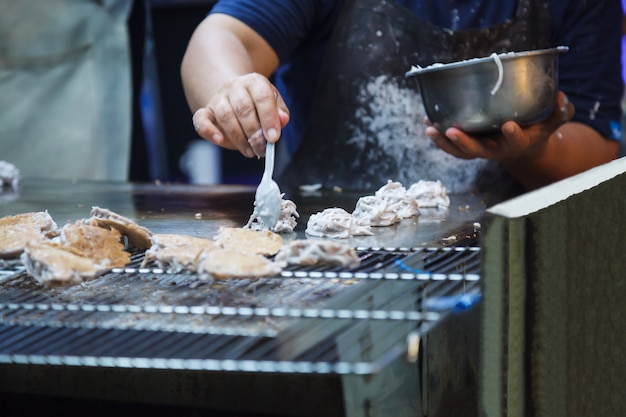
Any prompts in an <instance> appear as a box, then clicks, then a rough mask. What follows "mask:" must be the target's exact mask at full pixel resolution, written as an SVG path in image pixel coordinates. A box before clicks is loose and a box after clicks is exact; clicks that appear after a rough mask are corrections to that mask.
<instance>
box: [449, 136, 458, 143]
mask: <svg viewBox="0 0 626 417" xmlns="http://www.w3.org/2000/svg"><path fill="white" fill-rule="evenodd" d="M448 138H450V140H451V141H452V142H456V141H458V140H459V137H458V136H457V135H449V136H448Z"/></svg>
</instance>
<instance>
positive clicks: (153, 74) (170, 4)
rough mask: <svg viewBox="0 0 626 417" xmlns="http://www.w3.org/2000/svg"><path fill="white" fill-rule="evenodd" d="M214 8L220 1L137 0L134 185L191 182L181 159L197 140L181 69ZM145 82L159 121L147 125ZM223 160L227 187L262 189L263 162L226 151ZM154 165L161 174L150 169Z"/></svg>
mask: <svg viewBox="0 0 626 417" xmlns="http://www.w3.org/2000/svg"><path fill="white" fill-rule="evenodd" d="M215 3H216V0H205V1H200V0H135V1H134V3H133V9H132V12H131V15H130V17H129V21H128V28H129V33H130V42H131V54H132V70H133V89H134V91H133V131H132V160H131V167H130V174H129V179H130V180H131V181H139V182H144V181H153V180H161V181H171V182H188V181H189V178H188V177H187V176H186V174H185V173H184V172H182V171H181V169H180V167H179V159H180V157H181V155H182V154H183V153H184V152H185V150H186V148H187V146H188V144H189V143H190V142H191V141H192V140H194V139H198V135H197V134H196V132H195V131H194V129H193V125H192V122H191V116H192V113H191V110H190V109H189V107H188V105H187V102H186V100H185V95H184V92H183V87H182V82H181V79H180V63H181V61H182V58H183V55H184V53H185V49H186V47H187V43H188V41H189V39H190V37H191V35H192V33H193V31H194V29H195V28H196V26H197V25H198V24H199V23H200V22H201V21H202V19H204V17H206V15H207V13H208V12H209V11H210V10H211V8H212V7H213V5H214V4H215ZM146 79H149V80H150V82H151V86H152V88H151V93H152V96H151V97H149V98H148V99H147V100H148V101H150V100H152V102H150V103H148V105H150V107H151V108H153V110H154V113H153V114H154V118H151V119H150V120H148V121H147V122H146V121H145V119H142V108H145V107H146V105H147V104H146V98H145V96H143V97H142V95H141V93H142V87H144V86H145V84H144V80H146ZM142 98H143V101H142ZM142 106H143V107H142ZM146 123H147V126H146ZM155 131H156V133H157V135H160V136H159V137H160V139H161V144H160V145H161V146H160V148H159V149H157V150H156V151H155V150H152V149H154V148H155V145H154V144H153V143H152V142H153V141H154V139H152V140H151V133H150V132H152V134H154V132H155ZM151 152H152V153H151ZM155 152H156V155H155ZM220 154H221V177H222V179H221V182H222V183H227V184H258V181H259V179H260V177H261V174H262V171H263V165H262V161H259V160H257V159H248V158H245V157H244V156H242V155H241V154H239V152H236V151H230V150H226V149H221V150H220ZM155 160H156V164H157V165H158V167H157V168H154V166H151V163H152V164H153V165H154V164H155V162H154V161H155ZM151 161H152V162H151Z"/></svg>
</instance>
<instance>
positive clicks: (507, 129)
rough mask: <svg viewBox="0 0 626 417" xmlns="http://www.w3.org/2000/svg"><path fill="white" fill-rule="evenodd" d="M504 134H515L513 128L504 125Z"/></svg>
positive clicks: (509, 125)
mask: <svg viewBox="0 0 626 417" xmlns="http://www.w3.org/2000/svg"><path fill="white" fill-rule="evenodd" d="M504 133H505V134H507V135H512V134H513V133H515V127H513V125H511V124H507V125H504Z"/></svg>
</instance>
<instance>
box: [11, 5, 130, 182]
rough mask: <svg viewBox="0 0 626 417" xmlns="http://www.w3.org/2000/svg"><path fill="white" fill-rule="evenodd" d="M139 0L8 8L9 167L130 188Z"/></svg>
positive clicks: (26, 173) (24, 174)
mask: <svg viewBox="0 0 626 417" xmlns="http://www.w3.org/2000/svg"><path fill="white" fill-rule="evenodd" d="M131 5H132V1H131V0H104V1H100V2H95V1H91V0H80V1H78V0H74V1H67V0H47V1H45V2H44V1H41V0H23V1H22V0H21V1H12V0H0V7H1V8H2V13H0V91H1V93H0V159H1V160H5V161H6V162H9V163H11V164H13V165H15V166H16V167H17V168H18V169H19V171H20V175H21V176H22V177H24V178H28V177H30V178H32V177H43V178H56V179H88V180H126V179H127V178H128V171H129V164H130V149H131V140H130V139H131V113H132V111H131V95H132V91H131V90H132V87H131V64H130V51H129V39H128V32H127V26H126V20H127V18H128V15H129V12H130V9H131Z"/></svg>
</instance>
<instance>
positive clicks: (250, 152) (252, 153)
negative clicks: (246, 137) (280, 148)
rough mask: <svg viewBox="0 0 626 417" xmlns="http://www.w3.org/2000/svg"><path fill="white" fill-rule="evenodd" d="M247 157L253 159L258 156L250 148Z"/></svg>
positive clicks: (247, 150)
mask: <svg viewBox="0 0 626 417" xmlns="http://www.w3.org/2000/svg"><path fill="white" fill-rule="evenodd" d="M246 156H247V157H248V158H252V157H253V156H256V154H255V153H254V151H253V150H252V148H248V149H246Z"/></svg>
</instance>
